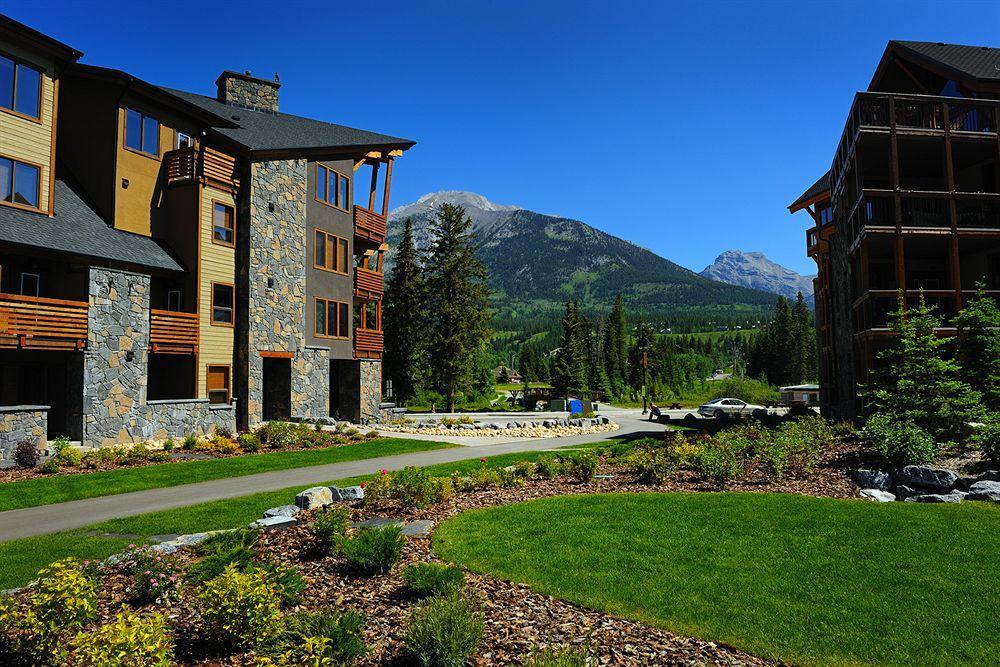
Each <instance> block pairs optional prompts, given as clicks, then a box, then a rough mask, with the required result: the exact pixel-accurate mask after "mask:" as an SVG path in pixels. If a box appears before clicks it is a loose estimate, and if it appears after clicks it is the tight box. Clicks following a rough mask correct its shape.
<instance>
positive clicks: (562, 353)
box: [552, 301, 587, 397]
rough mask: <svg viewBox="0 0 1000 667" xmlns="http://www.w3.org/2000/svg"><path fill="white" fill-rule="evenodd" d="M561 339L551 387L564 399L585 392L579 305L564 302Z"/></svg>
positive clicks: (584, 359) (583, 349)
mask: <svg viewBox="0 0 1000 667" xmlns="http://www.w3.org/2000/svg"><path fill="white" fill-rule="evenodd" d="M562 327H563V331H562V338H561V339H560V342H559V350H558V351H557V352H556V357H555V363H554V365H553V368H552V386H553V387H555V389H556V392H557V393H558V394H559V395H561V396H564V397H569V396H570V395H583V394H585V393H586V392H587V372H586V359H587V357H586V348H585V344H584V341H583V335H584V334H583V331H582V329H583V325H582V321H581V316H580V310H579V304H577V302H576V301H567V302H566V312H565V315H563V321H562Z"/></svg>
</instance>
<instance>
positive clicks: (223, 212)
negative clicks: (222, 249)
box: [212, 202, 236, 246]
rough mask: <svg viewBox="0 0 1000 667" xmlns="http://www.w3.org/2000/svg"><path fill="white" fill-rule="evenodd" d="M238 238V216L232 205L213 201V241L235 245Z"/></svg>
mask: <svg viewBox="0 0 1000 667" xmlns="http://www.w3.org/2000/svg"><path fill="white" fill-rule="evenodd" d="M235 239H236V216H235V212H234V210H233V207H232V206H229V205H228V204H222V203H220V202H212V243H218V244H220V245H227V246H233V245H234V243H235Z"/></svg>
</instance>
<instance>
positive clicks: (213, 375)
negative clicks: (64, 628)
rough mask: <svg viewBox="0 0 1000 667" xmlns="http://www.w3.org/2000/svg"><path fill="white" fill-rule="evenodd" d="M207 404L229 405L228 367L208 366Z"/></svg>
mask: <svg viewBox="0 0 1000 667" xmlns="http://www.w3.org/2000/svg"><path fill="white" fill-rule="evenodd" d="M206 389H207V390H208V402H209V403H213V404H216V405H219V404H226V405H228V404H229V401H230V398H229V397H230V393H229V366H209V367H208V369H207V374H206Z"/></svg>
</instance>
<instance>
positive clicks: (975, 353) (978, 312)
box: [955, 283, 1000, 411]
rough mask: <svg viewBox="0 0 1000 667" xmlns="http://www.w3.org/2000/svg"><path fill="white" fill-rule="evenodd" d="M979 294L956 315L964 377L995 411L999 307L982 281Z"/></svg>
mask: <svg viewBox="0 0 1000 667" xmlns="http://www.w3.org/2000/svg"><path fill="white" fill-rule="evenodd" d="M976 288H977V291H976V297H975V298H974V299H971V300H970V301H969V302H968V303H967V304H966V305H965V308H964V309H963V310H962V312H961V313H959V314H958V317H956V318H955V326H956V327H958V359H959V363H960V364H961V373H960V375H961V378H962V379H963V380H964V381H965V382H966V384H968V385H969V386H971V387H972V388H973V389H975V390H977V391H979V392H980V393H981V394H982V395H983V402H984V403H986V407H987V408H989V409H990V410H992V411H997V410H1000V309H998V308H997V304H996V302H995V301H994V300H993V299H992V298H990V297H988V296H986V293H985V285H983V284H982V283H979V284H978V285H977V286H976Z"/></svg>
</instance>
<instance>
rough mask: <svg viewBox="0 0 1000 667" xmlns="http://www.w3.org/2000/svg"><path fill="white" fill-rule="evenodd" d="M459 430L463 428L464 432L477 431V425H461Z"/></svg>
mask: <svg viewBox="0 0 1000 667" xmlns="http://www.w3.org/2000/svg"><path fill="white" fill-rule="evenodd" d="M459 428H461V429H462V430H463V431H475V430H476V425H475V424H459Z"/></svg>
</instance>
